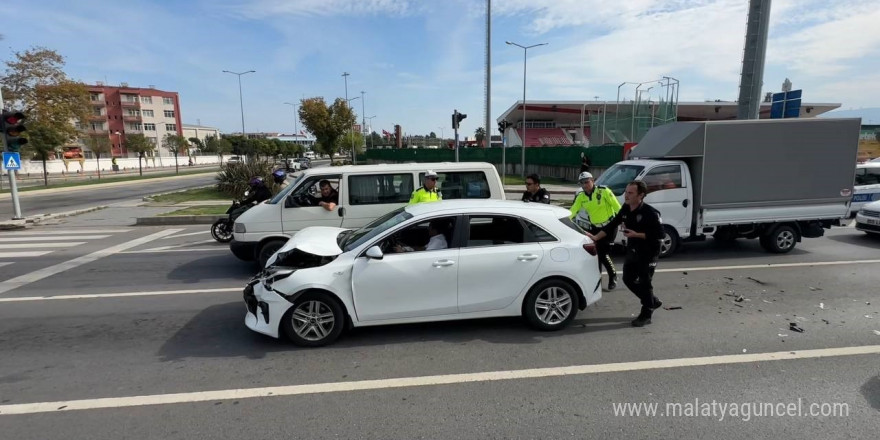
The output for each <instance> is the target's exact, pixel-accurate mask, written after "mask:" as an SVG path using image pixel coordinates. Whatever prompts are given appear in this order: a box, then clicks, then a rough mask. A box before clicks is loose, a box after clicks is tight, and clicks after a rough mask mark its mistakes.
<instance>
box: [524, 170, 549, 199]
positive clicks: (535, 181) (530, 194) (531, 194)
mask: <svg viewBox="0 0 880 440" xmlns="http://www.w3.org/2000/svg"><path fill="white" fill-rule="evenodd" d="M522 201H523V202H537V203H550V193H549V192H548V191H547V190H546V189H544V188H541V177H540V176H538V175H537V174H529V175H528V176H526V190H525V191H523V195H522Z"/></svg>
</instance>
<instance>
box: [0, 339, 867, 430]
mask: <svg viewBox="0 0 880 440" xmlns="http://www.w3.org/2000/svg"><path fill="white" fill-rule="evenodd" d="M865 354H880V345H869V346H863V347H842V348H823V349H816V350H802V351H779V352H775V353H755V354H734V355H726V356H707V357H695V358H681V359H661V360H652V361H637V362H620V363H613V364H598V365H574V366H569V367H550V368H532V369H527V370H506V371H487V372H483V373H464V374H444V375H436V376H420V377H400V378H393V379H377V380H362V381H350V382H328V383H317V384H306V385H288V386H276V387H262V388H240V389H229V390H216V391H199V392H192V393H177V394H154V395H147V396H131V397H107V398H99V399H83V400H68V401H58V402H37V403H20V404H13V405H0V415H12V414H36V413H45V412H67V411H77V410H86V409H106V408H126V407H134V406H146V405H169V404H176V403H193V402H209V401H217V400H240V399H251V398H259V397H277V396H300V395H309V394H325V393H339V392H351V391H364V390H384V389H396V388H409V387H422V386H437V385H453V384H462V383H476V382H494V381H501V380H517V379H539V378H546V377H562V376H573V375H586V374H597V373H616V372H624V371H640V370H656V369H662V368H681V367H701V366H706V365H730V364H744V363H752V362H767V361H784V360H795V359H816V358H825V357H839V356H856V355H865Z"/></svg>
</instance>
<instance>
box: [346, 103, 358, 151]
mask: <svg viewBox="0 0 880 440" xmlns="http://www.w3.org/2000/svg"><path fill="white" fill-rule="evenodd" d="M356 99H361V97H360V96H355V97H354V98H351V99H346V100H345V103H346V105H348V107H349V108H351V101H354V100H356ZM352 113H354V112H352ZM355 121H357V119H355ZM348 129H349V130H351V132H352V133H354V127H348ZM355 160H357V158H356V157H355V151H354V136H352V137H351V163H352V164H354V163H355Z"/></svg>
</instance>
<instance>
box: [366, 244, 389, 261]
mask: <svg viewBox="0 0 880 440" xmlns="http://www.w3.org/2000/svg"><path fill="white" fill-rule="evenodd" d="M366 255H367V258H369V259H371V260H381V259H382V258H384V257H385V254H384V253H382V249H380V248H379V246H373V247H371V248H369V249H367V253H366Z"/></svg>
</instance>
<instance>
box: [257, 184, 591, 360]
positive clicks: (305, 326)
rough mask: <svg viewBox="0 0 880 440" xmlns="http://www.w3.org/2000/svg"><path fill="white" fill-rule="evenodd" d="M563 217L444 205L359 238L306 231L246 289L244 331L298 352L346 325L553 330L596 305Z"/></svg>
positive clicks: (403, 211)
mask: <svg viewBox="0 0 880 440" xmlns="http://www.w3.org/2000/svg"><path fill="white" fill-rule="evenodd" d="M568 216H569V212H568V210H566V209H563V208H560V207H557V206H553V205H544V204H539V203H523V202H515V201H504V200H450V201H443V202H436V203H422V204H417V205H408V206H405V207H402V208H399V209H397V210H394V211H392V212H389V213H388V214H386V215H384V216H382V217H380V218H378V219H376V220H375V221H373V222H372V223H370V224H368V225H367V226H365V227H363V228H360V229H358V230H349V229H343V228H335V227H310V228H306V229H303V230H301V231H300V232H298V233H297V234H296V235H294V236H293V237H291V238H290V240H289V241H288V242H287V243H286V244H285V245H284V247H282V248H281V249H279V250H278V252H277V253H276V254H274V255H272V257H271V258H270V259H269V260H268V262H267V265H266V269H265V270H263V272H261V273H260V274H258V275H257V276H256V277H254V279H253V280H251V282H249V283H248V286H247V287H246V288H245V291H244V300H245V306H246V308H247V312H246V314H245V324H246V325H247V327H248V328H250V329H252V330H254V331H256V332H259V333H263V334H266V335H269V336H273V337H276V338H277V337H280V336H281V335H282V334H284V335H286V336H287V337H288V338H289V339H291V340H292V341H293V342H294V343H295V344H298V345H303V346H321V345H326V344H329V343H332V342H333V341H334V340H336V338H338V337H339V335H340V334H341V333H342V331H343V330H344V329H345V328H347V327H350V326H353V327H362V326H374V325H386V324H403V323H415V322H428V321H447V320H456V319H473V318H489V317H499V316H523V317H524V318H525V320H526V322H527V323H528V324H529V325H531V326H532V327H534V328H536V329H538V330H559V329H562V328H564V327H565V326H567V325H568V324H569V323H571V321H572V320H573V319H574V318H575V315H576V314H577V312H578V311H579V310H583V309H584V308H586V307H587V306H588V305H590V304H593V303H595V302H596V301H598V300H599V299H600V298H601V297H602V288H601V285H600V275H599V270H598V264H597V261H596V256H595V254H596V248H595V245H594V243H593V242H592V241H591V240H590V239H589V238H587V237H586V236H585V235H584V232H583V230H581V229H580V228H579V227H578V226H576V225H575V224H574V223H572V222H571V221H570V220H569V218H568ZM438 236H442V237H438ZM438 243H442V244H445V245H446V247H445V248H444V247H443V245H441V246H440V248H437V249H434V248H436V247H437V244H438ZM429 244H430V245H429ZM425 247H428V248H429V249H433V250H420V249H423V248H425Z"/></svg>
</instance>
